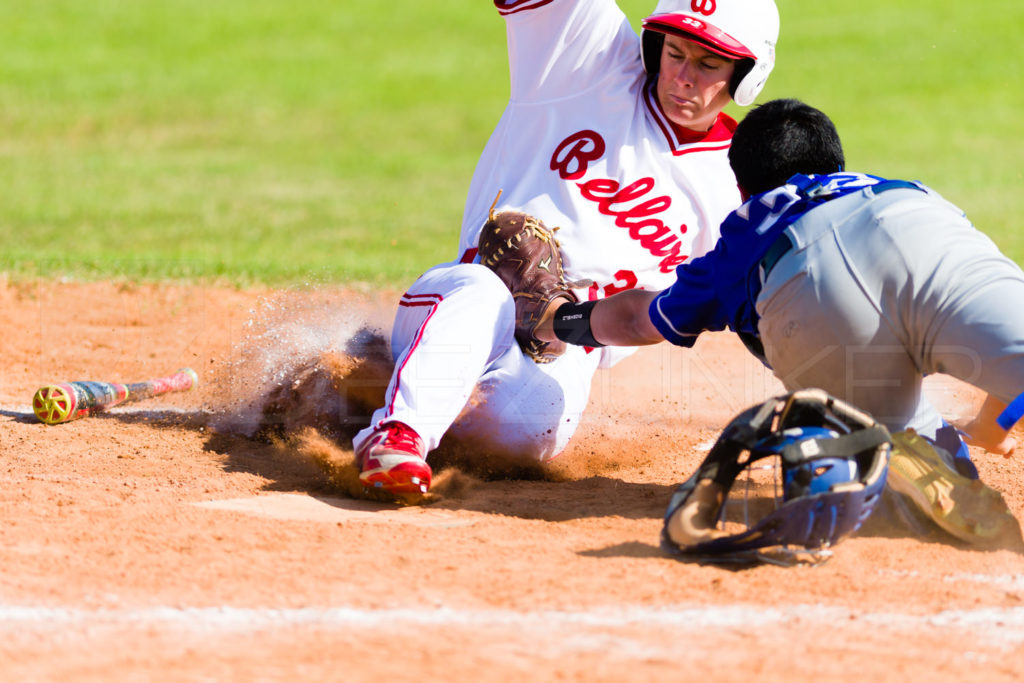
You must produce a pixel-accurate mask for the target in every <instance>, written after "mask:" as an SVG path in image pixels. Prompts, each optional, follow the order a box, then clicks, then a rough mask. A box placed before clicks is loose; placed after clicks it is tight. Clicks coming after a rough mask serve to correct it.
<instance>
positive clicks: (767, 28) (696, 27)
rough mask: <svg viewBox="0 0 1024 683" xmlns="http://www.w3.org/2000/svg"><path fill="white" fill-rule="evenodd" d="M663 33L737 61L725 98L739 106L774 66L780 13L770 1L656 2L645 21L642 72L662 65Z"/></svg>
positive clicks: (751, 97) (756, 90)
mask: <svg viewBox="0 0 1024 683" xmlns="http://www.w3.org/2000/svg"><path fill="white" fill-rule="evenodd" d="M665 34H671V35H677V36H683V37H684V38H687V39H689V40H693V41H694V42H697V43H700V44H701V45H702V46H703V47H706V48H707V49H709V50H711V51H712V52H717V53H718V54H720V55H723V56H725V57H729V58H731V59H736V60H739V61H738V62H737V64H736V73H735V74H734V75H733V80H732V82H731V83H730V84H729V94H730V95H732V99H733V101H735V102H736V104H739V105H741V106H747V105H748V104H751V103H752V102H753V101H754V99H755V98H756V97H757V95H758V93H760V92H761V88H763V87H764V84H765V82H766V81H767V80H768V74H769V73H771V70H772V67H773V66H775V43H776V41H778V39H779V10H778V8H777V7H776V6H775V2H774V0H660V1H659V2H658V6H657V7H655V8H654V14H652V15H651V16H649V17H647V18H646V19H644V21H643V31H642V33H641V41H642V43H643V49H642V53H641V54H642V57H643V62H644V68H645V69H646V70H647V73H649V74H655V73H657V72H658V69H659V67H660V65H661V46H662V45H663V44H664V42H665Z"/></svg>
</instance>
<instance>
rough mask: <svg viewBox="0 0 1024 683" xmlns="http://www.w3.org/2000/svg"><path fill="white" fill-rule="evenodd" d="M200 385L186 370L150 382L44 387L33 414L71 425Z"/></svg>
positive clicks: (34, 402) (49, 421)
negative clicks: (99, 413) (74, 421)
mask: <svg viewBox="0 0 1024 683" xmlns="http://www.w3.org/2000/svg"><path fill="white" fill-rule="evenodd" d="M198 383H199V376H198V375H197V374H196V373H195V371H194V370H192V369H191V368H183V369H181V370H179V371H178V372H176V373H175V374H173V375H171V376H169V377H159V378H157V379H152V380H149V381H147V382H138V383H136V384H121V383H118V382H91V381H77V382H63V383H60V384H50V385H47V386H45V387H41V388H40V389H39V390H38V391H36V393H35V395H34V396H33V397H32V412H34V413H35V414H36V417H37V418H39V421H40V422H43V423H45V424H49V425H55V424H60V423H62V422H70V421H71V420H77V419H79V418H83V417H87V416H89V415H91V414H93V413H96V412H99V411H102V410H106V409H107V408H112V407H113V406H116V405H120V404H122V403H127V402H131V401H139V400H142V399H145V398H149V397H151V396H157V395H159V394H166V393H169V392H174V391H189V390H190V389H192V388H193V387H195V386H196V385H197V384H198Z"/></svg>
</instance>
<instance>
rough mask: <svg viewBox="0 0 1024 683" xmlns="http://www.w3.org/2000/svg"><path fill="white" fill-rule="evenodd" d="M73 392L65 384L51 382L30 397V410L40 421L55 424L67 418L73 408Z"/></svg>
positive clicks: (75, 399)
mask: <svg viewBox="0 0 1024 683" xmlns="http://www.w3.org/2000/svg"><path fill="white" fill-rule="evenodd" d="M76 403H77V398H76V397H75V392H74V391H73V390H72V389H71V388H70V387H67V386H64V385H60V384H51V385H50V386H47V387H42V388H41V389H39V391H37V392H36V394H35V396H33V397H32V411H33V412H34V413H35V414H36V417H38V418H39V421H40V422H45V423H46V424H48V425H55V424H59V423H61V422H64V421H66V420H68V419H69V418H70V417H71V414H72V412H74V410H75V404H76Z"/></svg>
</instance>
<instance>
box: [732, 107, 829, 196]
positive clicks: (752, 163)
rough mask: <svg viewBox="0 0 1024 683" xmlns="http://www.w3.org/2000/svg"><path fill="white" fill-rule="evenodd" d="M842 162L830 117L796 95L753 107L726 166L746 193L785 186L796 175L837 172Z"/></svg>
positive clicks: (738, 134)
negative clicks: (793, 97) (797, 98)
mask: <svg viewBox="0 0 1024 683" xmlns="http://www.w3.org/2000/svg"><path fill="white" fill-rule="evenodd" d="M845 163H846V159H845V158H844V156H843V145H842V143H841V142H840V140H839V133H838V132H837V131H836V127H835V125H834V124H833V123H832V120H831V119H830V118H829V117H828V116H827V115H826V114H825V113H824V112H822V111H820V110H818V109H815V108H814V107H812V106H810V105H808V104H804V103H803V102H801V101H799V100H795V99H778V100H771V101H769V102H765V103H764V104H761V105H758V106H757V107H754V108H753V109H751V110H750V112H749V113H748V114H747V115H746V116H745V117H744V118H743V120H742V121H741V122H740V123H739V125H738V126H737V127H736V132H735V133H734V134H733V138H732V146H731V147H730V148H729V165H730V166H732V171H733V173H735V174H736V182H737V183H738V184H739V186H740V189H741V190H743V191H744V192H745V193H746V194H747V195H755V194H759V193H761V192H767V191H768V190H772V189H775V188H776V187H779V186H780V185H785V184H786V181H787V180H789V179H790V178H791V177H793V175H795V174H797V173H804V174H808V175H809V174H826V173H835V172H836V171H841V170H843V166H844V165H845Z"/></svg>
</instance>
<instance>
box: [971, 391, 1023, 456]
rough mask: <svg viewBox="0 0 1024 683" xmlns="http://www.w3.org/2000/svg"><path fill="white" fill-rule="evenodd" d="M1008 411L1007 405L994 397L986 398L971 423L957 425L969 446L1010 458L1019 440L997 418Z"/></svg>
mask: <svg viewBox="0 0 1024 683" xmlns="http://www.w3.org/2000/svg"><path fill="white" fill-rule="evenodd" d="M1005 409H1006V403H1005V402H1004V401H1000V400H999V399H997V398H996V397H994V396H991V395H990V396H987V397H985V401H984V402H983V403H982V404H981V408H979V409H978V414H977V415H975V416H974V419H972V420H971V421H970V422H966V423H964V424H958V425H956V428H957V429H959V430H960V433H961V434H962V435H963V438H964V441H965V442H966V443H967V445H968V446H978V447H980V448H984V449H985V450H986V451H988V452H989V453H995V454H996V455H1002V456H1003V457H1006V458H1008V457H1010V456H1011V455H1013V451H1014V450H1015V449H1016V448H1017V440H1016V439H1014V438H1013V437H1012V436H1010V433H1009V432H1008V431H1006V430H1005V429H1003V428H1002V427H1000V426H999V423H998V422H996V418H998V417H999V414H1000V413H1002V412H1003V411H1004V410H1005Z"/></svg>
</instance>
